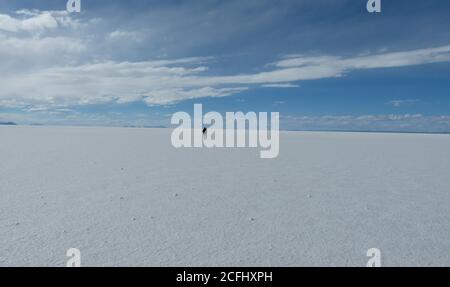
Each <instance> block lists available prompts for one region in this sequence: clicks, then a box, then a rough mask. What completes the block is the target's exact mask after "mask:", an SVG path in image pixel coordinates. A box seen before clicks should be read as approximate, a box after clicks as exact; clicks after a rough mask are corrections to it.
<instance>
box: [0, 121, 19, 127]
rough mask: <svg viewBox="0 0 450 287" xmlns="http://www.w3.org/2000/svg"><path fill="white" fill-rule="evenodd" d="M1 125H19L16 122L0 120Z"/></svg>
mask: <svg viewBox="0 0 450 287" xmlns="http://www.w3.org/2000/svg"><path fill="white" fill-rule="evenodd" d="M0 126H17V124H16V123H15V122H0Z"/></svg>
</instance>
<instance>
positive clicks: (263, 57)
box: [0, 0, 450, 132]
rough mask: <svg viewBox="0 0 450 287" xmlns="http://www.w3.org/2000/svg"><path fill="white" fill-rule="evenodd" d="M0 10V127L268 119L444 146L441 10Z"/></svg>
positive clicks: (89, 4)
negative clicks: (198, 110)
mask: <svg viewBox="0 0 450 287" xmlns="http://www.w3.org/2000/svg"><path fill="white" fill-rule="evenodd" d="M81 2H82V13H72V14H68V13H67V12H65V11H64V10H65V6H66V1H65V0H61V1H58V0H53V1H51V0H35V1H21V0H18V1H1V2H0V87H1V88H0V121H11V120H12V121H16V122H18V123H23V124H32V123H40V124H52V125H108V126H109V125H112V126H127V125H135V126H159V125H164V126H169V119H170V116H171V114H173V113H174V112H177V111H187V112H191V111H192V110H193V104H194V103H202V104H203V105H204V110H205V111H208V110H215V111H219V112H226V111H244V112H246V111H268V112H271V111H278V112H280V116H281V121H280V124H281V127H282V128H285V129H307V130H310V129H313V130H374V131H414V132H450V95H449V92H450V73H449V71H450V31H449V29H448V27H449V26H450V25H449V24H450V18H449V17H448V15H449V13H450V3H448V1H441V0H429V1H419V0H409V1H406V0H397V1H386V0H384V1H382V12H381V13H379V14H369V13H368V12H367V11H366V2H367V1H366V0H347V1H346V0H341V1H331V0H303V1H302V0H294V1H276V2H275V1H268V0H267V1H265V0H258V1H256V0H255V1H253V0H248V1H233V0H230V1H138V0H132V1H115V0H110V1H100V0H81Z"/></svg>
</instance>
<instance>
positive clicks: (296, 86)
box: [261, 83, 300, 89]
mask: <svg viewBox="0 0 450 287" xmlns="http://www.w3.org/2000/svg"><path fill="white" fill-rule="evenodd" d="M261 87H263V88H286V89H287V88H298V87H300V85H295V84H290V83H286V84H264V85H261Z"/></svg>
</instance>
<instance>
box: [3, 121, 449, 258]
mask: <svg viewBox="0 0 450 287" xmlns="http://www.w3.org/2000/svg"><path fill="white" fill-rule="evenodd" d="M170 133H171V130H169V129H125V128H75V127H0V266H22V265H25V266H30V265H31V266H65V262H66V261H67V259H68V258H66V250H67V249H69V248H71V247H75V248H78V249H80V250H81V261H82V265H84V266H91V265H95V266H125V265H131V266H136V265H138V266H160V265H162V266H180V265H181V266H183V265H190V266H205V265H207V266H236V265H237V266H304V265H311V266H365V264H366V262H367V260H368V259H369V258H368V257H366V252H367V250H368V249H369V248H378V249H380V250H381V255H382V264H383V265H384V266H398V265H402V266H429V265H432V266H450V136H448V135H418V134H417V135H415V134H366V133H313V132H283V133H282V134H281V146H280V156H279V157H278V158H277V159H272V160H263V159H260V157H259V149H212V150H208V149H178V150H177V149H175V148H173V147H172V145H171V143H170Z"/></svg>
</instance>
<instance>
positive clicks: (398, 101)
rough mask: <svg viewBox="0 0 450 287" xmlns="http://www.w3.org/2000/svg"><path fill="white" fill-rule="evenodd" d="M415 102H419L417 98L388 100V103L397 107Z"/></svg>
mask: <svg viewBox="0 0 450 287" xmlns="http://www.w3.org/2000/svg"><path fill="white" fill-rule="evenodd" d="M417 102H419V100H418V99H406V100H392V101H389V102H388V104H389V105H391V106H393V107H396V108H399V107H403V106H410V105H414V104H415V103H417Z"/></svg>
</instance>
